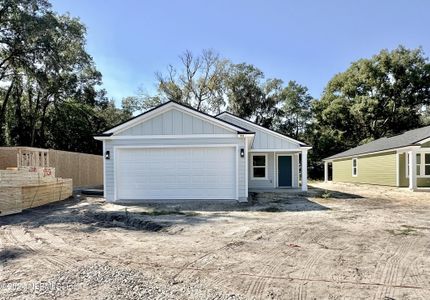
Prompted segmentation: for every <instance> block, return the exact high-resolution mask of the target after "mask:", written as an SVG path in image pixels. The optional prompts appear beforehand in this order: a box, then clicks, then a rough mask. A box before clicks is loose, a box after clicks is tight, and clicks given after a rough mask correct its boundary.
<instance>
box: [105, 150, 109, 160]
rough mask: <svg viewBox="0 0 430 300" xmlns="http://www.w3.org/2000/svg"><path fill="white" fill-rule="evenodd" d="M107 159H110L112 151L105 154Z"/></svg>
mask: <svg viewBox="0 0 430 300" xmlns="http://www.w3.org/2000/svg"><path fill="white" fill-rule="evenodd" d="M105 158H106V159H110V151H106V153H105Z"/></svg>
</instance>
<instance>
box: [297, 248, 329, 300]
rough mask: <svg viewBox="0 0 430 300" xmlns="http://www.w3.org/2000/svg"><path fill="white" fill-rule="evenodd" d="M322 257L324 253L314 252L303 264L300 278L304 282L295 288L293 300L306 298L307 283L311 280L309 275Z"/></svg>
mask: <svg viewBox="0 0 430 300" xmlns="http://www.w3.org/2000/svg"><path fill="white" fill-rule="evenodd" d="M324 255H325V253H324V252H323V253H321V251H316V252H315V253H314V254H312V255H311V256H310V257H309V258H308V260H307V261H306V262H305V264H304V265H303V271H302V273H301V276H300V278H301V279H304V280H305V281H303V282H301V283H299V285H298V287H297V295H295V296H294V297H293V298H294V299H298V300H304V299H306V298H307V285H308V283H309V281H308V280H309V279H310V278H311V274H312V272H313V271H314V270H315V267H316V265H317V263H318V262H319V261H320V260H321V259H322V258H323V257H324Z"/></svg>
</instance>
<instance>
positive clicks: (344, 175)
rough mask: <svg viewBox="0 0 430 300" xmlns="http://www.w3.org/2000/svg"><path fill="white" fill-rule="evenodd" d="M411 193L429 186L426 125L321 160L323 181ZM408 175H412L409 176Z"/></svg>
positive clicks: (429, 137) (429, 134) (428, 132)
mask: <svg viewBox="0 0 430 300" xmlns="http://www.w3.org/2000/svg"><path fill="white" fill-rule="evenodd" d="M330 164H331V166H332V180H333V182H350V183H366V184H376V185H386V186H396V187H409V188H410V189H411V190H415V189H417V188H420V187H430V126H427V127H422V128H418V129H414V130H410V131H407V132H405V133H403V134H401V135H397V136H393V137H389V138H381V139H378V140H375V141H373V142H370V143H368V144H365V145H361V146H358V147H356V148H352V149H349V150H347V151H344V152H341V153H338V154H335V155H332V156H330V157H327V158H325V159H324V180H325V181H328V179H329V174H328V173H329V165H330ZM410 174H412V176H410Z"/></svg>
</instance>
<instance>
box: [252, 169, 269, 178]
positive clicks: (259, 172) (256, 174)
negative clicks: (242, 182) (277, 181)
mask: <svg viewBox="0 0 430 300" xmlns="http://www.w3.org/2000/svg"><path fill="white" fill-rule="evenodd" d="M254 177H256V178H264V177H266V168H254Z"/></svg>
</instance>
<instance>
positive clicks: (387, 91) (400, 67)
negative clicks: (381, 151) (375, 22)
mask: <svg viewBox="0 0 430 300" xmlns="http://www.w3.org/2000/svg"><path fill="white" fill-rule="evenodd" d="M429 104H430V64H429V62H428V59H427V58H426V57H425V56H424V53H423V51H422V50H421V49H415V50H409V49H406V48H404V47H402V46H400V47H398V48H397V49H395V50H393V51H391V52H390V51H388V50H382V51H381V52H380V53H379V54H378V55H375V56H373V57H372V58H371V59H361V60H359V61H357V62H354V63H352V65H351V67H350V68H348V70H346V71H345V72H343V73H340V74H337V75H336V76H335V77H334V78H333V79H332V80H330V82H329V83H328V85H327V87H326V89H325V91H324V94H323V97H322V99H321V101H320V102H318V103H317V105H316V107H315V113H316V118H317V121H318V123H319V124H320V125H321V126H326V127H332V128H335V129H336V130H337V131H339V132H340V133H341V134H342V135H343V136H344V138H345V141H346V145H347V146H348V147H349V146H356V145H358V144H360V143H363V142H365V141H368V140H369V139H377V138H380V137H383V136H387V135H393V134H398V133H401V132H403V131H406V130H409V129H413V128H416V127H419V126H421V125H422V124H421V115H422V108H423V107H426V106H427V105H429Z"/></svg>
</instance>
